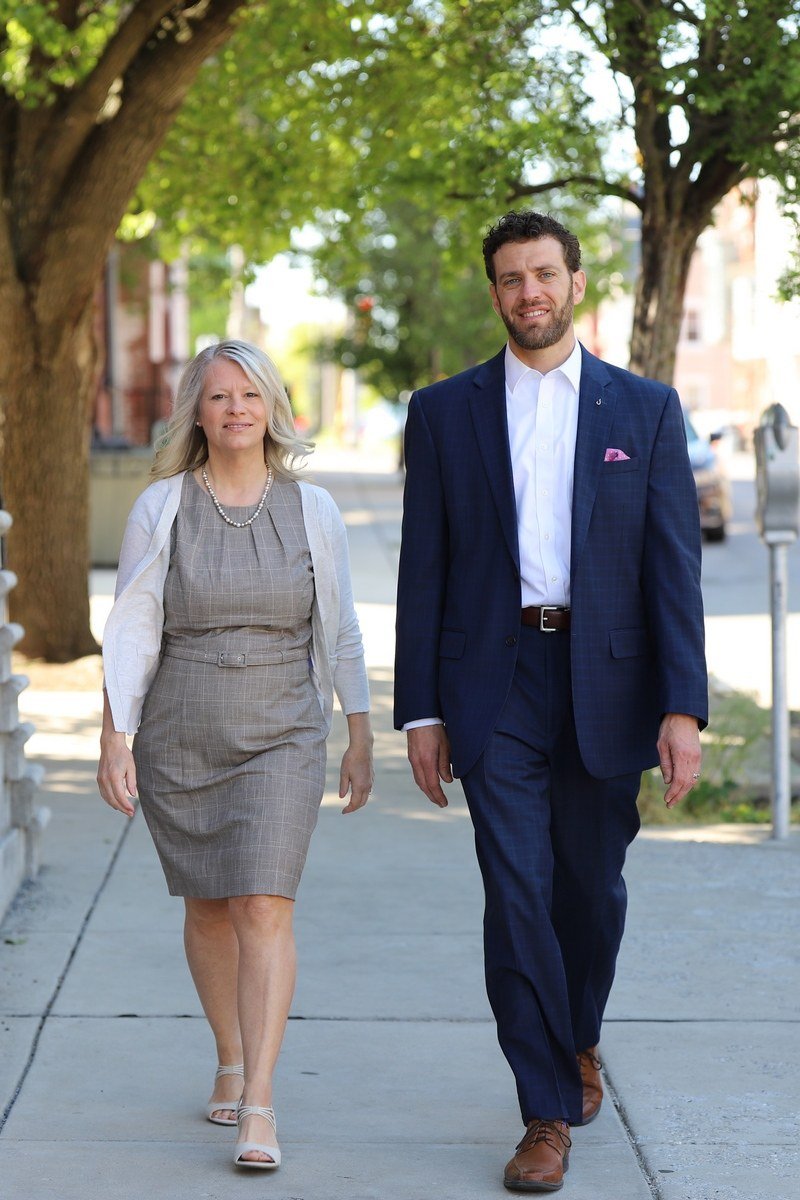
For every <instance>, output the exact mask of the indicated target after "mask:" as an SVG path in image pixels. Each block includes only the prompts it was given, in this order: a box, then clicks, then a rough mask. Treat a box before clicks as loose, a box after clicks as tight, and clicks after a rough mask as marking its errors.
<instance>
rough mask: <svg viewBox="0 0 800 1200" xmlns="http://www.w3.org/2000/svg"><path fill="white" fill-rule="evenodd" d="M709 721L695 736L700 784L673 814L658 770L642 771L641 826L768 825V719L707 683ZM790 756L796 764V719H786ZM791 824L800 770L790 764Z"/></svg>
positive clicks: (799, 720)
mask: <svg viewBox="0 0 800 1200" xmlns="http://www.w3.org/2000/svg"><path fill="white" fill-rule="evenodd" d="M710 692H711V694H710V720H709V727H708V729H706V730H704V731H703V733H702V734H701V735H700V740H701V742H702V745H703V767H702V778H701V779H700V780H699V781H698V783H697V785H696V786H695V787H694V788H693V789H692V791H691V792H690V793H689V795H688V796H687V797H686V799H685V800H683V801H681V803H680V804H679V805H678V807H677V808H674V809H671V810H670V809H667V808H666V807H665V805H664V784H663V782H662V779H661V772H660V771H659V770H658V768H655V769H654V770H652V771H645V773H644V775H643V776H642V787H641V791H640V792H639V811H640V813H641V816H642V822H643V823H644V824H646V825H681V824H687V823H692V822H697V823H698V824H700V823H709V822H731V823H747V824H768V823H769V822H770V821H771V819H772V814H771V809H770V785H771V777H772V741H771V729H772V724H771V713H770V711H769V710H768V709H765V708H761V706H760V705H759V704H758V703H757V702H756V700H755V698H754V697H753V696H751V695H750V694H749V693H746V692H737V691H734V690H733V689H731V688H728V687H726V686H725V685H723V684H720V683H719V682H717V681H713V680H712V684H711V689H710ZM792 732H793V735H794V737H793V750H794V755H795V759H800V714H797V713H793V714H792ZM791 775H792V798H793V803H792V811H791V820H792V822H793V823H800V766H798V761H793V762H792V764H791Z"/></svg>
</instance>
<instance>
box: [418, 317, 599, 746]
mask: <svg viewBox="0 0 800 1200" xmlns="http://www.w3.org/2000/svg"><path fill="white" fill-rule="evenodd" d="M505 372H506V416H507V420H508V441H509V446H510V448H511V471H512V474H513V477H514V496H515V498H516V503H517V536H518V541H519V565H520V576H521V580H522V598H521V606H522V608H528V607H529V606H530V605H542V604H556V605H558V606H559V607H560V608H568V607H569V597H570V587H569V568H570V544H571V532H572V481H573V476H574V473H575V439H576V437H577V434H578V396H579V393H580V387H581V348H580V346H579V344H578V342H577V341H576V342H575V345H574V347H573V349H572V353H571V354H570V356H569V358H568V359H567V360H566V361H565V362H563V363H562V364H561V366H560V367H556V368H555V369H554V370H552V371H548V372H547V374H546V375H543V374H542V373H541V371H536V370H535V369H534V368H533V367H529V366H526V364H525V363H524V362H523V361H522V359H521V358H517V356H516V354H515V353H514V351H513V350H512V349H511V344H510V343H508V344H507V345H506V360H505ZM441 724H443V722H442V720H441V718H440V717H420V718H419V719H418V720H416V721H407V722H406V724H405V725H404V726H403V730H407V729H416V728H417V727H419V726H422V725H441Z"/></svg>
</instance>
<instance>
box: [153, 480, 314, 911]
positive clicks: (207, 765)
mask: <svg viewBox="0 0 800 1200" xmlns="http://www.w3.org/2000/svg"><path fill="white" fill-rule="evenodd" d="M226 511H227V512H228V513H229V515H230V516H231V517H232V518H233V519H234V520H238V521H244V520H246V519H247V517H248V516H249V515H250V514H251V513H252V509H237V508H231V509H226ZM313 599H314V578H313V574H312V567H311V555H310V553H309V549H308V541H307V538H306V532H305V526H304V524H303V514H302V507H301V498H300V489H299V488H298V486H297V484H296V483H294V482H292V481H278V480H276V481H275V483H274V484H273V486H272V488H271V490H270V492H269V495H268V497H267V502H266V504H265V506H264V508H263V509H262V511H261V513H260V514H259V516H258V517H257V518H256V520H255V521H254V522H253V524H252V525H249V526H247V527H246V528H244V529H236V528H234V527H233V526H231V525H228V524H227V522H225V521H224V520H223V519H222V517H221V516H220V515H219V513H218V512H217V511H216V509H215V507H214V504H213V502H212V500H211V497H210V496H209V495H208V493H207V492H206V491H205V489H204V488H202V487H200V485H199V484H198V483H197V481H196V480H195V479H194V478H193V477H192V475H191V474H187V475H186V477H185V479H184V481H183V487H182V492H181V500H180V506H179V508H178V513H177V516H176V519H175V524H174V525H173V528H172V552H171V556H170V565H169V572H168V574H167V579H166V583H165V586H164V635H163V641H162V653H161V662H160V665H159V668H158V672H157V674H156V676H155V679H154V680H153V683H152V685H151V687H150V690H149V691H148V693H147V696H146V698H145V702H144V708H143V710H142V719H141V724H140V726H139V732H138V733H137V735H136V738H135V739H134V744H133V753H134V758H135V761H136V770H137V779H138V785H139V794H140V797H141V807H142V811H143V813H144V816H145V819H146V821H147V824H148V827H149V829H150V832H151V834H152V837H153V841H154V843H155V846H156V850H157V851H158V855H159V858H160V859H161V865H162V866H163V868H164V874H165V876H166V880H167V886H168V888H169V890H170V892H171V894H172V895H174V896H194V897H199V898H202V899H218V898H222V897H226V896H247V895H259V894H268V895H278V896H288V897H290V898H293V897H294V895H295V892H296V890H297V885H298V883H299V881H300V875H301V873H302V870H303V866H304V864H305V860H306V853H307V850H308V843H309V840H310V838H311V834H312V832H313V830H314V826H315V825H316V821H317V815H318V812H319V806H320V802H321V800H322V793H323V789H324V783H325V729H324V719H323V715H322V710H321V708H320V704H319V700H318V698H317V695H316V692H315V690H314V687H313V684H312V681H311V677H310V674H309V644H310V641H311V605H312V602H313Z"/></svg>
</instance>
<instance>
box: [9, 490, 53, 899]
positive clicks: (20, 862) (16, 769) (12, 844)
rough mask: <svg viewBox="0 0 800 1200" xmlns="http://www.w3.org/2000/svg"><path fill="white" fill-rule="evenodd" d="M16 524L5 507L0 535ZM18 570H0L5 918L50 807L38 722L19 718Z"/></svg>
mask: <svg viewBox="0 0 800 1200" xmlns="http://www.w3.org/2000/svg"><path fill="white" fill-rule="evenodd" d="M10 528H11V517H10V515H9V514H8V513H7V512H5V510H4V509H0V539H2V538H3V537H4V536H5V534H6V533H7V532H8V530H9V529H10ZM16 584H17V577H16V575H15V574H14V572H13V571H7V570H0V918H1V917H2V916H3V914H4V913H5V911H6V909H7V908H8V906H9V905H10V904H11V901H12V900H13V899H14V896H15V895H16V893H17V890H18V889H19V886H20V884H22V883H24V882H25V880H27V879H34V878H35V877H36V875H37V873H38V871H39V864H40V852H41V842H42V833H43V831H44V829H45V826H46V825H47V822H48V821H49V819H50V810H49V809H47V808H43V807H41V806H37V804H36V797H37V791H38V788H39V785H40V783H41V780H42V775H43V774H44V769H43V768H42V767H41V766H39V765H38V764H36V763H30V762H28V761H27V760H26V758H25V743H26V742H27V741H28V738H29V737H30V736H31V734H32V733H33V726H32V725H31V724H30V723H28V722H23V721H20V719H19V697H20V693H21V692H23V691H24V690H25V688H26V687H27V686H28V678H27V676H25V675H15V674H14V673H13V670H12V666H11V652H12V650H13V649H14V647H15V646H16V644H17V642H18V641H19V640H20V638H21V637H22V634H23V629H22V626H21V625H14V624H11V623H9V620H8V593H9V592H10V591H11V590H12V589H13V588H14V587H16Z"/></svg>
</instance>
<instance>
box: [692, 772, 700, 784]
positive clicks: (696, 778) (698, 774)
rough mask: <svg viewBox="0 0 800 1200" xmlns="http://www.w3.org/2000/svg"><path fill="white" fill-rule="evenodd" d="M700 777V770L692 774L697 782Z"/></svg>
mask: <svg viewBox="0 0 800 1200" xmlns="http://www.w3.org/2000/svg"><path fill="white" fill-rule="evenodd" d="M699 778H700V772H699V771H695V773H694V775H692V779H693V780H694V781H695V783H697V780H698V779H699Z"/></svg>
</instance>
